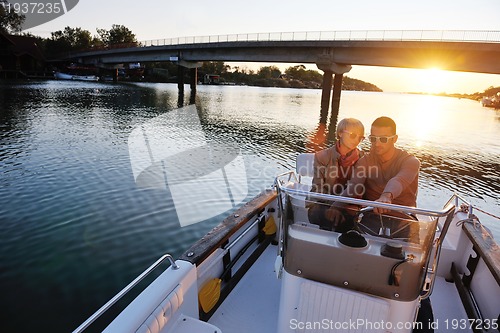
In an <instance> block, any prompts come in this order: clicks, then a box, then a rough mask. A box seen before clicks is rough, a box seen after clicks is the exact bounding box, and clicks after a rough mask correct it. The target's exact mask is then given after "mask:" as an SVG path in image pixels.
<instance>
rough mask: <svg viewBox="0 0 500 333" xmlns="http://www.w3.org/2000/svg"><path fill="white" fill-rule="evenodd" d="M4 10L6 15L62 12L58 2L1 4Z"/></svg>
mask: <svg viewBox="0 0 500 333" xmlns="http://www.w3.org/2000/svg"><path fill="white" fill-rule="evenodd" d="M2 6H3V8H4V10H5V11H6V12H8V13H15V14H19V15H24V14H59V13H61V12H62V11H63V8H62V5H61V3H60V2H54V3H52V2H21V3H17V2H16V3H13V4H11V3H8V2H2Z"/></svg>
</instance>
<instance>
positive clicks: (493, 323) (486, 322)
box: [444, 319, 499, 330]
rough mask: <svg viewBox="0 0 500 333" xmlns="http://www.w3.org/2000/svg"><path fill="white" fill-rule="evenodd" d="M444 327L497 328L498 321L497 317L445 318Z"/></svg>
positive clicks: (453, 328) (454, 328)
mask: <svg viewBox="0 0 500 333" xmlns="http://www.w3.org/2000/svg"><path fill="white" fill-rule="evenodd" d="M444 322H445V325H446V329H452V330H458V329H460V330H463V329H474V328H477V329H485V330H489V329H494V330H495V329H498V328H499V323H498V320H497V319H451V320H450V319H446V320H445V321H444Z"/></svg>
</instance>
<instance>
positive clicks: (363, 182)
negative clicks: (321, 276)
mask: <svg viewBox="0 0 500 333" xmlns="http://www.w3.org/2000/svg"><path fill="white" fill-rule="evenodd" d="M364 132H365V131H364V126H363V124H362V123H361V121H359V120H357V119H354V118H345V119H342V120H341V121H340V122H339V123H338V125H337V131H336V134H337V141H336V144H335V145H334V146H332V147H330V148H328V149H325V150H322V151H319V152H317V153H315V155H314V176H313V181H312V188H311V191H313V192H318V193H324V194H332V195H341V196H347V197H355V198H360V199H366V200H371V201H377V202H381V203H389V204H397V205H404V206H412V207H415V206H416V202H417V189H418V172H419V169H420V162H419V160H418V159H417V158H416V157H415V156H413V155H411V154H409V153H407V152H405V151H403V150H401V149H398V148H396V147H395V143H396V142H397V140H398V135H397V134H396V133H397V132H396V123H395V122H394V120H392V119H391V118H389V117H379V118H377V119H375V121H373V123H372V125H371V129H370V135H368V139H369V140H370V143H371V148H370V151H369V152H368V153H363V152H362V151H361V150H359V149H358V145H359V143H360V142H361V141H362V140H363V139H364ZM307 206H308V217H309V221H310V222H311V223H313V224H317V225H319V226H320V228H321V229H325V230H334V231H337V232H346V231H348V230H351V229H353V228H354V222H353V218H352V217H353V215H354V214H355V212H357V209H352V208H353V207H347V206H346V205H343V204H340V203H333V204H331V203H329V204H325V203H324V202H320V201H316V202H310V203H308V205H307ZM373 211H374V213H376V214H386V213H389V214H390V215H394V214H393V212H390V211H389V210H387V209H383V208H374V210H373ZM390 223H396V225H391V226H390V227H391V229H392V230H399V229H401V228H400V225H397V224H398V223H400V222H390ZM377 230H378V228H377ZM377 230H373V231H374V232H375V233H376V232H377ZM394 236H395V238H408V237H409V235H408V231H405V232H404V233H402V234H401V235H394Z"/></svg>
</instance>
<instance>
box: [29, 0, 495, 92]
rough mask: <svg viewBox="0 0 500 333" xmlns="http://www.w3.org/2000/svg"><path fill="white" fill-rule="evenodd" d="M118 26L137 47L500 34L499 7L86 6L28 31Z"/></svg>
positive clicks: (437, 83) (410, 83) (461, 2)
mask: <svg viewBox="0 0 500 333" xmlns="http://www.w3.org/2000/svg"><path fill="white" fill-rule="evenodd" d="M113 24H119V25H124V26H126V27H127V28H128V29H130V30H131V31H132V32H133V33H134V34H135V35H136V38H137V40H138V41H146V40H153V39H163V38H175V37H189V36H208V35H228V34H236V33H241V34H245V33H266V32H302V31H345V30H474V31H477V30H487V31H500V0H473V1H472V0H419V1H405V0H380V1H373V0H347V1H335V0H322V1H316V0H308V1H303V0H302V1H297V0H287V1H284V0H252V1H248V2H239V1H234V0H232V1H229V0H189V1H182V2H181V1H171V0H170V1H169V0H147V1H130V0H120V1H118V0H80V1H79V3H78V4H77V5H76V6H75V7H74V8H73V9H72V10H70V11H68V12H67V13H66V14H64V15H62V16H60V17H58V18H56V19H54V20H52V21H50V22H48V23H45V24H43V25H40V26H37V27H34V28H31V29H29V30H27V31H29V32H31V33H32V34H34V35H38V36H42V37H50V33H51V32H54V31H58V30H63V29H64V28H65V27H67V26H69V27H71V28H77V27H79V28H83V29H85V30H88V31H90V32H91V33H92V34H94V35H97V31H96V29H97V28H101V29H107V30H109V29H111V26H112V25H113ZM228 65H230V66H236V65H238V66H240V67H241V65H242V64H235V63H228ZM244 65H245V66H246V67H247V68H249V69H253V70H258V69H259V68H260V67H261V66H267V65H277V66H278V67H279V68H280V69H282V70H284V69H285V68H287V67H289V66H291V65H294V64H263V63H248V64H244ZM306 67H307V68H308V69H315V70H316V69H317V68H316V66H315V65H307V66H306ZM345 75H346V76H349V77H352V78H356V79H359V80H363V81H367V82H370V83H373V84H375V85H377V86H378V87H379V88H381V89H382V90H384V91H388V92H431V93H436V92H446V93H474V92H482V91H484V90H485V89H487V88H489V87H491V86H495V87H497V86H500V75H494V74H477V73H460V72H449V71H439V70H436V69H434V70H418V69H399V68H384V67H367V66H353V68H352V70H351V71H350V72H349V73H347V74H345Z"/></svg>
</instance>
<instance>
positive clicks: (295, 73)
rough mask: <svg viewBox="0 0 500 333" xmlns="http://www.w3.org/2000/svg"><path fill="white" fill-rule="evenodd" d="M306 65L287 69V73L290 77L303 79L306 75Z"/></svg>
mask: <svg viewBox="0 0 500 333" xmlns="http://www.w3.org/2000/svg"><path fill="white" fill-rule="evenodd" d="M305 72H306V66H304V65H297V66H292V67H288V68H287V69H285V74H286V76H287V77H288V78H289V79H295V80H302V79H303V78H304V76H305Z"/></svg>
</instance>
